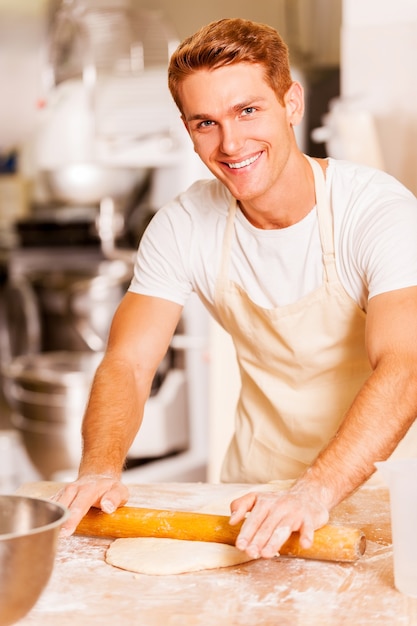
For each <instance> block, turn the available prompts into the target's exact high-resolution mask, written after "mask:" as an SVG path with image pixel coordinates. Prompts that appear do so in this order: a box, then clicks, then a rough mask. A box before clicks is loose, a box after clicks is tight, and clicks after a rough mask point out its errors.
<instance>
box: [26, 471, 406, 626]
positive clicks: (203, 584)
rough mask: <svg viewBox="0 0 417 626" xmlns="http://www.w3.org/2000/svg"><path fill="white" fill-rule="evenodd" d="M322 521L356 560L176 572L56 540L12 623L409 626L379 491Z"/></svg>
mask: <svg viewBox="0 0 417 626" xmlns="http://www.w3.org/2000/svg"><path fill="white" fill-rule="evenodd" d="M56 488H57V485H56V484H54V483H47V482H43V483H31V484H28V485H25V486H23V487H21V488H20V489H19V491H18V492H19V493H20V494H23V495H32V496H36V497H48V495H50V494H51V493H53V492H54V491H55V490H56ZM129 488H130V491H131V497H130V500H129V504H130V505H132V506H139V507H149V508H160V509H177V510H188V511H199V510H206V511H207V506H208V505H210V506H211V508H212V509H215V508H216V503H217V506H218V509H219V510H218V511H214V510H212V512H219V513H222V512H225V510H224V509H225V505H226V503H228V502H229V501H230V500H232V499H233V498H234V497H236V496H237V495H241V494H243V493H246V492H248V491H249V490H254V489H258V488H259V489H261V490H262V489H265V488H268V489H269V488H282V486H280V485H272V486H271V485H268V486H264V485H259V486H254V485H251V486H248V485H217V484H216V485H211V484H207V483H195V484H188V483H184V484H183V483H164V484H160V483H158V484H143V485H129ZM331 522H336V523H337V522H339V523H342V524H346V525H349V524H351V525H353V526H358V527H360V528H362V530H363V531H364V533H365V535H366V537H367V549H366V552H365V554H364V556H363V557H362V558H361V559H360V560H358V561H357V562H355V563H353V564H351V563H332V562H324V561H312V560H303V559H296V558H291V557H279V558H275V559H273V560H262V559H261V560H257V561H251V562H249V563H246V564H243V565H238V566H233V567H229V568H223V569H217V570H206V571H202V572H196V573H188V574H181V575H177V576H145V575H139V574H133V573H130V572H127V571H124V570H120V569H117V568H114V567H112V566H110V565H108V564H106V562H105V552H106V549H107V547H108V546H109V545H110V542H111V540H110V539H99V538H90V537H80V536H73V537H70V538H68V539H60V540H59V546H58V552H57V558H56V562H55V567H54V570H53V573H52V576H51V579H50V581H49V583H48V586H47V587H46V589H45V590H44V592H43V594H42V596H41V597H40V599H39V600H38V602H37V604H36V605H35V607H34V608H33V609H32V610H31V612H30V613H29V614H28V615H27V616H26V617H25V618H23V619H22V620H21V621H20V622H19V623H18V624H19V626H74V625H75V624H76V626H107V625H109V626H110V625H111V626H113V625H114V624H124V625H126V626H130V625H131V624H135V625H136V624H140V626H188V625H193V626H212V625H220V624H221V625H227V626H231V625H236V626H237V625H239V626H246V625H247V626H254V625H255V626H260V625H271V626H272V625H277V626H278V625H279V626H297V625H299V626H310V625H311V626H336V625H338V626H339V625H340V626H341V625H346V626H367V625H369V626H375V625H376V624H378V626H397V625H398V626H412V625H416V626H417V600H416V599H412V598H408V597H406V596H404V595H403V594H401V593H399V592H398V591H396V589H395V588H394V580H393V563H392V546H391V531H390V519H389V496H388V491H387V490H386V489H385V488H384V487H382V486H379V485H375V486H364V487H362V489H360V490H359V491H357V492H356V493H355V494H353V496H351V497H350V498H349V499H347V500H346V501H345V502H343V503H342V504H341V505H339V506H338V507H337V508H336V509H335V510H334V512H333V514H332V518H331Z"/></svg>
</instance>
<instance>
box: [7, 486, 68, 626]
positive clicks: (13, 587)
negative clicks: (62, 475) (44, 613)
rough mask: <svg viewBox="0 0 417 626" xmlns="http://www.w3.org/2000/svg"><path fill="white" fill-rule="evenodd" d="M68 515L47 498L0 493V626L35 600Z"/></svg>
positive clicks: (50, 567)
mask: <svg viewBox="0 0 417 626" xmlns="http://www.w3.org/2000/svg"><path fill="white" fill-rule="evenodd" d="M68 515H69V513H68V511H67V509H66V508H65V507H63V506H62V505H60V504H57V503H54V502H51V501H49V500H41V499H38V498H28V497H23V496H15V495H0V626H9V624H14V623H15V622H17V621H18V620H20V619H21V618H22V617H24V616H25V615H26V614H27V613H28V612H29V611H30V610H31V608H32V607H33V606H34V605H35V603H36V602H37V600H38V598H39V596H40V595H41V593H42V591H43V590H44V588H45V586H46V584H47V582H48V581H49V578H50V576H51V573H52V570H53V566H54V561H55V556H56V549H57V540H58V533H59V529H60V527H61V525H62V524H63V523H64V522H65V520H66V519H67V517H68Z"/></svg>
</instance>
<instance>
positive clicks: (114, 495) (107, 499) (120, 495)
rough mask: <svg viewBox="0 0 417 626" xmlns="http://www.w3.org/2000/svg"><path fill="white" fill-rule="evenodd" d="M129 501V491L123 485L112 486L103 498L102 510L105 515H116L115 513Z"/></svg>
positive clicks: (101, 501) (101, 502)
mask: <svg viewBox="0 0 417 626" xmlns="http://www.w3.org/2000/svg"><path fill="white" fill-rule="evenodd" d="M128 499H129V491H128V489H127V487H126V486H125V485H123V484H122V483H117V484H116V485H112V487H111V488H110V489H108V490H107V491H106V492H105V493H104V494H103V496H102V498H101V500H100V508H101V510H102V511H103V513H114V511H115V510H116V509H117V508H118V507H119V506H122V505H123V504H126V502H127V501H128Z"/></svg>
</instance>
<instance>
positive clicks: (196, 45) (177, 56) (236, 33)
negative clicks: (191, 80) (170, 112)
mask: <svg viewBox="0 0 417 626" xmlns="http://www.w3.org/2000/svg"><path fill="white" fill-rule="evenodd" d="M234 63H258V64H259V65H262V66H263V67H264V70H265V79H266V81H267V83H268V84H269V86H270V87H271V88H272V89H273V90H274V91H275V93H276V95H277V98H278V100H279V101H280V102H281V104H283V98H284V95H285V93H286V92H287V91H288V89H289V87H290V85H291V83H292V78H291V72H290V63H289V54H288V46H287V44H286V43H285V42H284V41H283V39H282V38H281V36H280V35H279V33H278V32H277V31H276V30H275V29H274V28H271V27H270V26H267V25H266V24H259V23H257V22H251V21H249V20H244V19H240V18H225V19H221V20H219V21H217V22H211V23H210V24H208V25H207V26H203V27H202V28H200V30H198V31H197V32H196V33H195V34H194V35H191V37H187V38H186V39H185V40H184V41H183V42H182V43H181V44H180V45H179V46H178V48H177V49H176V51H175V52H174V53H173V55H172V57H171V60H170V63H169V68H168V86H169V89H170V92H171V95H172V97H173V99H174V101H175V103H176V105H177V107H178V108H179V110H180V111H181V110H182V109H181V101H180V96H179V87H180V84H181V82H182V81H183V80H184V79H185V78H187V77H188V76H190V75H191V74H193V73H194V72H196V71H198V70H200V69H209V70H210V69H215V68H218V67H221V66H224V65H233V64H234Z"/></svg>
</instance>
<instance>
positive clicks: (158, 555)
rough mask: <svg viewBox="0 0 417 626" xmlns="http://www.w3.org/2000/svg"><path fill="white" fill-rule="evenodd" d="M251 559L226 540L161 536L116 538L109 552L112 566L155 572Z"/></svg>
mask: <svg viewBox="0 0 417 626" xmlns="http://www.w3.org/2000/svg"><path fill="white" fill-rule="evenodd" d="M251 560H252V559H251V557H250V556H248V555H247V554H246V552H242V551H241V550H238V549H237V548H235V547H234V546H230V545H228V544H224V543H213V542H207V541H184V540H182V539H166V538H157V537H135V538H132V539H116V540H115V541H114V542H113V543H112V544H111V545H110V547H109V548H108V550H107V553H106V561H107V563H109V564H110V565H114V566H115V567H119V568H121V569H125V570H128V571H131V572H136V573H138V574H151V575H170V574H171V575H172V574H184V573H186V572H198V571H200V570H206V569H217V568H219V567H230V566H232V565H238V564H240V563H246V562H247V561H251Z"/></svg>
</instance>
